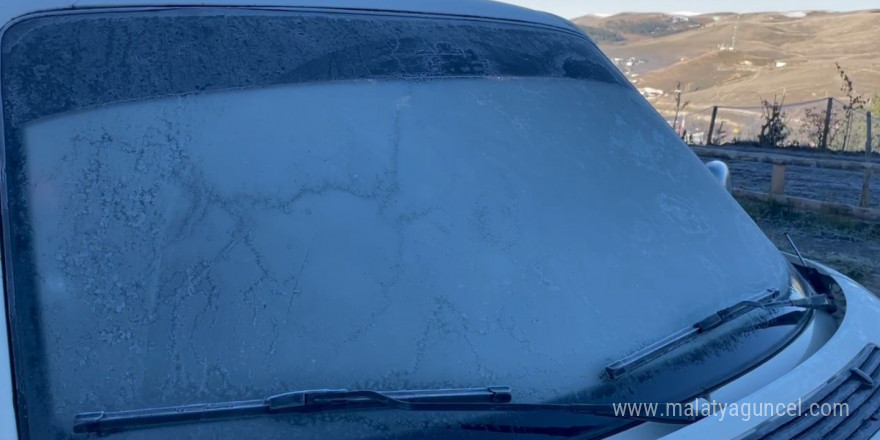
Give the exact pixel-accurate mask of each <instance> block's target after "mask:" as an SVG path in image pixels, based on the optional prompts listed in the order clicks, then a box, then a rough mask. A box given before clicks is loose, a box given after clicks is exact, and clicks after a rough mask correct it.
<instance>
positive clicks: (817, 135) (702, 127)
mask: <svg viewBox="0 0 880 440" xmlns="http://www.w3.org/2000/svg"><path fill="white" fill-rule="evenodd" d="M829 102H830V107H831V114H830V117H829V116H828V111H827V110H828V108H829ZM715 109H717V110H715ZM776 110H778V112H777V115H776V116H775V117H774V116H773V115H774V108H773V103H767V105H764V106H756V107H725V106H718V107H715V108H712V107H710V108H705V109H701V110H697V111H692V112H688V113H685V114H683V115H681V116H680V118H679V122H678V123H677V124H676V126H675V127H674V129H675V130H676V132H677V133H678V134H679V135H680V136H681V137H682V139H684V140H685V142H687V143H689V144H692V145H706V144H709V143H711V144H713V145H725V144H735V143H736V144H743V143H745V144H758V145H764V146H774V147H805V148H822V147H823V146H824V147H826V148H827V149H828V150H832V151H847V152H857V151H864V150H865V146H866V141H867V133H868V130H867V127H868V124H867V115H866V112H865V110H863V109H857V110H853V111H851V112H847V111H846V104H845V103H844V102H842V101H840V100H838V99H835V98H828V99H819V100H815V101H808V102H799V103H793V104H782V105H780V106H778V108H777V109H776ZM713 112H714V113H715V118H714V125H713V118H712V115H713ZM873 116H874V118H872V121H871V128H872V130H871V131H872V138H873V149H872V150H873V152H875V153H880V151H878V149H880V145H878V142H880V115H873ZM826 127H827V128H826ZM710 131H711V136H712V139H711V140H710V139H709V133H710ZM823 141H824V143H823Z"/></svg>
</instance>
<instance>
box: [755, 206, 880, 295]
mask: <svg viewBox="0 0 880 440" xmlns="http://www.w3.org/2000/svg"><path fill="white" fill-rule="evenodd" d="M740 204H741V205H742V206H743V208H745V210H746V212H748V213H749V214H750V215H751V216H752V218H753V219H754V220H755V223H757V224H758V226H760V227H761V229H762V230H763V231H764V233H766V234H767V236H768V237H770V239H771V240H772V241H773V243H774V244H776V246H777V247H779V248H780V249H782V250H784V251H787V252H792V250H791V245H789V244H788V240H787V239H786V238H785V233H786V232H788V233H789V234H790V235H791V237H792V239H794V241H795V243H796V244H797V246H798V248H799V249H800V251H801V253H802V254H803V255H804V257H806V258H809V259H812V260H816V261H819V262H821V263H823V264H825V265H827V266H830V267H832V268H834V269H837V270H839V271H840V272H842V273H844V274H846V275H847V276H849V277H850V278H852V279H854V280H856V281H858V282H859V283H861V284H863V285H864V286H866V287H868V288H869V289H870V290H871V291H873V292H876V293H880V225H878V224H867V223H863V222H858V221H855V220H852V219H848V218H844V217H839V216H833V215H824V214H823V215H820V214H814V213H809V212H800V211H795V210H792V209H789V208H786V207H783V206H779V205H775V204H767V203H759V202H753V201H747V200H740Z"/></svg>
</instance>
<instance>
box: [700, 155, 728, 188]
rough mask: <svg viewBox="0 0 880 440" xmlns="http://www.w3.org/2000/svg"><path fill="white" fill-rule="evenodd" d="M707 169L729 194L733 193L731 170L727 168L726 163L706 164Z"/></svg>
mask: <svg viewBox="0 0 880 440" xmlns="http://www.w3.org/2000/svg"><path fill="white" fill-rule="evenodd" d="M706 168H708V169H709V172H710V173H712V175H713V176H715V179H717V180H718V183H720V184H721V186H723V187H724V189H726V190H727V192H732V190H731V186H730V168H728V167H727V164H726V163H724V162H722V161H720V160H713V161H711V162H708V163H706Z"/></svg>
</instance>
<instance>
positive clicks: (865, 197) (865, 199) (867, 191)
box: [859, 112, 873, 208]
mask: <svg viewBox="0 0 880 440" xmlns="http://www.w3.org/2000/svg"><path fill="white" fill-rule="evenodd" d="M866 117H867V118H868V138H867V139H866V140H865V162H870V161H871V146H872V143H873V142H872V140H873V139H871V138H872V135H871V112H868V113H867V114H866ZM859 206H860V207H862V208H867V207H870V206H871V169H870V168H869V169H867V170H865V181H864V182H863V183H862V194H861V195H860V196H859Z"/></svg>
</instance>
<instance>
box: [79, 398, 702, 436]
mask: <svg viewBox="0 0 880 440" xmlns="http://www.w3.org/2000/svg"><path fill="white" fill-rule="evenodd" d="M511 400H512V393H511V390H510V387H506V386H498V387H486V388H464V389H442V390H422V391H390V392H380V391H349V390H313V391H295V392H290V393H284V394H278V395H275V396H271V397H268V398H266V399H263V400H246V401H237V402H221V403H207V404H196V405H185V406H176V407H168V408H154V409H138V410H129V411H117V412H106V411H98V412H88V413H80V414H77V415H76V417H75V418H74V425H73V431H74V432H75V433H94V434H99V435H106V434H111V433H115V432H121V431H129V430H136V429H146V428H151V427H157V426H165V425H171V424H181V423H197V422H204V421H210V420H232V419H240V418H245V417H256V416H269V415H280V414H308V413H316V412H325V411H334V410H363V409H389V410H400V411H419V412H556V413H573V414H581V415H589V416H596V417H607V418H615V419H625V420H633V421H643V422H658V423H678V424H686V423H693V422H695V421H696V420H697V418H695V417H691V416H684V415H665V414H651V415H648V414H632V413H626V412H625V408H623V409H622V408H621V407H619V406H615V405H613V404H577V403H573V404H517V403H510V402H511Z"/></svg>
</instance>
